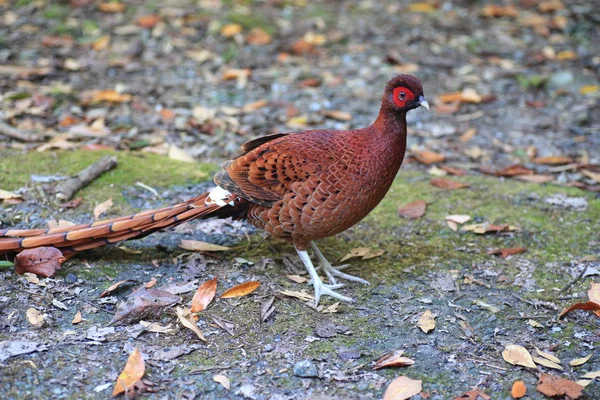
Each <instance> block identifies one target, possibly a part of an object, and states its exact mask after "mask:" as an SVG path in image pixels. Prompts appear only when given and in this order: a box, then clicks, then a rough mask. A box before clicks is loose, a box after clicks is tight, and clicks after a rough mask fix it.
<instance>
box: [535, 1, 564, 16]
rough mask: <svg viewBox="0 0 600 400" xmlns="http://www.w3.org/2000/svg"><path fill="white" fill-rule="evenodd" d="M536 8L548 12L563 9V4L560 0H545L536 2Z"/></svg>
mask: <svg viewBox="0 0 600 400" xmlns="http://www.w3.org/2000/svg"><path fill="white" fill-rule="evenodd" d="M538 9H539V10H540V11H541V12H543V13H549V12H554V11H558V10H564V9H565V6H564V4H563V3H562V1H560V0H547V1H542V2H541V3H540V4H538Z"/></svg>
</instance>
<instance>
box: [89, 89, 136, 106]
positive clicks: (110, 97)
mask: <svg viewBox="0 0 600 400" xmlns="http://www.w3.org/2000/svg"><path fill="white" fill-rule="evenodd" d="M131 97H132V96H131V95H130V94H123V93H119V92H117V91H116V90H99V91H97V92H95V93H94V95H93V96H92V100H91V101H92V102H94V103H99V102H103V101H106V102H109V103H126V102H128V101H131Z"/></svg>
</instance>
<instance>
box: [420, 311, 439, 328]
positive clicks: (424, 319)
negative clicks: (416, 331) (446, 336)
mask: <svg viewBox="0 0 600 400" xmlns="http://www.w3.org/2000/svg"><path fill="white" fill-rule="evenodd" d="M435 317H437V315H436V314H434V313H432V312H431V311H429V310H427V311H425V312H424V313H423V314H422V315H421V317H420V318H419V321H418V322H417V326H418V327H419V328H421V330H422V331H423V332H425V333H428V332H430V331H432V330H433V329H434V328H435Z"/></svg>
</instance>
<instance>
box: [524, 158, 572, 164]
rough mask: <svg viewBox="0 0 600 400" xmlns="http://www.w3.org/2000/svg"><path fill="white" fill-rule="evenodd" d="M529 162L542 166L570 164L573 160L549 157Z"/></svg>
mask: <svg viewBox="0 0 600 400" xmlns="http://www.w3.org/2000/svg"><path fill="white" fill-rule="evenodd" d="M531 161H532V162H533V163H535V164H542V165H564V164H569V163H572V162H573V161H575V160H573V159H572V158H571V157H564V156H549V157H536V158H534V159H533V160H531Z"/></svg>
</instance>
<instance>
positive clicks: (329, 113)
mask: <svg viewBox="0 0 600 400" xmlns="http://www.w3.org/2000/svg"><path fill="white" fill-rule="evenodd" d="M323 115H324V116H326V117H327V118H332V119H336V120H338V121H350V120H351V119H352V114H350V113H349V112H348V111H338V110H325V111H323Z"/></svg>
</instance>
